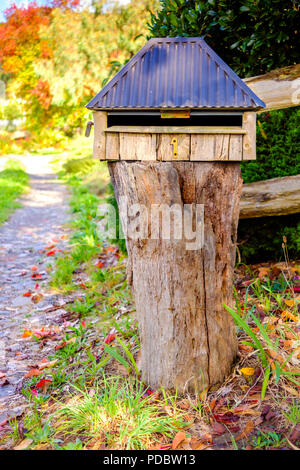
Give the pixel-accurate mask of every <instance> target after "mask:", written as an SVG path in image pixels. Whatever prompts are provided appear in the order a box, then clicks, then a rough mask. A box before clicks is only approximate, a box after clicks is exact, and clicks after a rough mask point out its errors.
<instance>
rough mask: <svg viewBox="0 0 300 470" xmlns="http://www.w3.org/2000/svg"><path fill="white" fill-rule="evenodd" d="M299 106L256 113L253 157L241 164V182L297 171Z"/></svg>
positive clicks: (296, 173) (286, 174) (289, 174)
mask: <svg viewBox="0 0 300 470" xmlns="http://www.w3.org/2000/svg"><path fill="white" fill-rule="evenodd" d="M299 123H300V107H299V106H298V107H296V108H289V109H284V110H278V111H272V112H270V113H263V114H261V115H258V126H257V160H256V161H253V162H244V163H242V176H243V179H244V182H245V183H252V182H253V181H262V180H266V179H269V178H279V177H281V176H291V175H298V174H300V125H299Z"/></svg>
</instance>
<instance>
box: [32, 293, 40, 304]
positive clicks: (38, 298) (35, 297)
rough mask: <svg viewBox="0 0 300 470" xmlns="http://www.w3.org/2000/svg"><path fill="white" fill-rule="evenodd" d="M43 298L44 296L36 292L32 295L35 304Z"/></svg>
mask: <svg viewBox="0 0 300 470" xmlns="http://www.w3.org/2000/svg"><path fill="white" fill-rule="evenodd" d="M41 299H42V296H41V295H38V294H35V295H33V296H32V297H31V300H32V302H33V303H35V304H37V303H39V301H40V300H41Z"/></svg>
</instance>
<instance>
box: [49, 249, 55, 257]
mask: <svg viewBox="0 0 300 470" xmlns="http://www.w3.org/2000/svg"><path fill="white" fill-rule="evenodd" d="M53 255H55V250H51V251H48V253H47V256H53Z"/></svg>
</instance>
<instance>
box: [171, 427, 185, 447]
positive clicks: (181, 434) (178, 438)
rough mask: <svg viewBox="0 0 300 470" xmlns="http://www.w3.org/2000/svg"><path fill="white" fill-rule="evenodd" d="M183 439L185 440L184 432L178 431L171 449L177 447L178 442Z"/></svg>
mask: <svg viewBox="0 0 300 470" xmlns="http://www.w3.org/2000/svg"><path fill="white" fill-rule="evenodd" d="M184 440H185V432H182V431H179V432H178V433H177V434H176V436H175V437H174V439H173V442H172V450H175V449H177V447H178V446H179V444H181V442H182V441H184Z"/></svg>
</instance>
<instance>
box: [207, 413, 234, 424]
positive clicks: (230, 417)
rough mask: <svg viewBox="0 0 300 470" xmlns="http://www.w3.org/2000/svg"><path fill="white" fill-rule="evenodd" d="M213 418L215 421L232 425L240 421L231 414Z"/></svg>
mask: <svg viewBox="0 0 300 470" xmlns="http://www.w3.org/2000/svg"><path fill="white" fill-rule="evenodd" d="M213 416H214V418H215V420H216V421H218V422H219V423H224V424H230V423H234V422H236V421H238V420H239V419H240V417H239V416H238V415H234V414H233V413H220V414H214V415H213Z"/></svg>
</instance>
